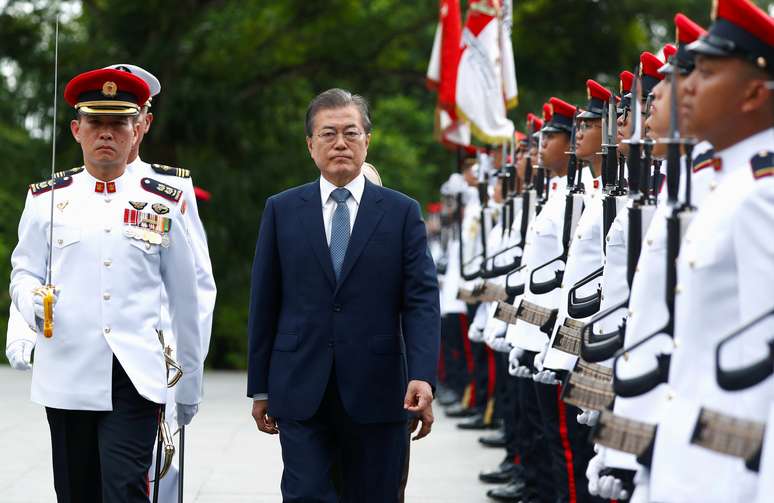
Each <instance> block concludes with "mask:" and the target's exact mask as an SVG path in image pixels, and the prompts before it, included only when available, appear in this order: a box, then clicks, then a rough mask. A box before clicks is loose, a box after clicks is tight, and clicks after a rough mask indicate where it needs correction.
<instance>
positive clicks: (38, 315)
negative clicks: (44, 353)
mask: <svg viewBox="0 0 774 503" xmlns="http://www.w3.org/2000/svg"><path fill="white" fill-rule="evenodd" d="M33 293H34V295H33V296H32V307H33V309H34V310H35V321H37V323H38V325H39V328H41V329H42V327H43V318H44V314H43V295H41V294H39V293H37V290H36V291H35V292H33ZM57 300H59V288H58V287H57V288H54V301H53V302H52V303H51V309H54V307H56V301H57Z"/></svg>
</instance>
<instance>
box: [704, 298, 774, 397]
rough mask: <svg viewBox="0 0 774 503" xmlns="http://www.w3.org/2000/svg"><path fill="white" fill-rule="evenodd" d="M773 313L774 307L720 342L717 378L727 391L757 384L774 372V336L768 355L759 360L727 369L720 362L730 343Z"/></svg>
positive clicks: (717, 358) (717, 352)
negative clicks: (725, 348)
mask: <svg viewBox="0 0 774 503" xmlns="http://www.w3.org/2000/svg"><path fill="white" fill-rule="evenodd" d="M772 315H774V309H769V310H767V311H766V312H764V313H763V314H761V315H759V316H758V317H756V318H754V319H752V320H751V321H748V322H747V323H745V324H744V325H742V326H741V327H739V328H737V329H735V330H733V331H732V332H731V333H730V334H728V335H727V336H725V337H723V339H722V340H721V341H720V342H719V343H718V345H717V347H716V348H715V378H716V379H717V382H718V386H720V387H721V388H723V389H724V390H726V391H739V390H743V389H747V388H750V387H752V386H755V385H756V384H759V383H761V382H763V381H764V380H766V379H767V378H768V377H769V376H770V375H772V374H774V337H772V338H771V339H770V340H769V341H768V344H767V345H768V352H767V353H766V355H765V356H764V357H763V358H762V359H760V360H758V361H757V362H755V363H752V364H750V365H747V366H745V367H741V368H736V369H733V370H726V369H724V368H723V366H722V365H721V364H720V355H721V353H722V352H723V348H724V347H725V346H726V345H728V343H730V342H731V341H732V340H733V339H736V338H737V337H739V336H741V335H742V334H744V333H745V332H747V331H748V330H749V329H751V328H752V327H754V326H756V325H758V324H759V323H760V322H761V321H763V320H765V319H766V318H768V317H770V316H772Z"/></svg>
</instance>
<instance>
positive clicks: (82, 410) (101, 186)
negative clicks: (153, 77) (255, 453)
mask: <svg viewBox="0 0 774 503" xmlns="http://www.w3.org/2000/svg"><path fill="white" fill-rule="evenodd" d="M149 95H150V90H149V88H148V85H147V84H146V83H145V82H144V81H143V80H142V79H140V78H138V77H136V76H134V75H131V74H129V73H127V72H123V71H118V70H112V69H102V70H94V71H90V72H86V73H84V74H81V75H78V76H77V77H75V78H74V79H72V80H71V81H70V83H68V85H67V87H66V88H65V100H66V101H67V102H68V103H69V104H70V105H71V106H73V107H74V108H75V110H76V113H77V118H76V119H74V120H73V121H72V122H71V124H70V128H71V131H72V133H73V136H74V137H75V139H76V141H77V142H78V143H80V145H81V149H82V151H83V157H84V166H83V167H82V168H77V169H75V170H72V171H70V172H69V173H65V174H64V175H63V176H60V177H55V178H54V179H53V180H48V181H44V182H42V183H38V184H33V185H31V186H30V190H29V193H28V195H27V201H26V205H25V209H24V212H23V214H22V218H21V221H20V224H19V243H18V245H17V246H16V248H15V250H14V252H13V255H12V258H11V262H12V266H13V270H12V272H11V285H10V289H11V296H12V300H13V302H14V304H15V306H16V307H17V308H18V310H19V312H20V314H21V316H22V318H23V319H24V321H25V322H26V324H27V325H28V326H29V327H30V328H33V329H35V330H36V331H37V332H38V335H37V343H36V351H35V365H34V366H33V375H32V392H31V396H32V400H33V401H34V402H36V403H39V404H41V405H43V406H44V407H46V415H47V418H48V423H49V427H50V430H51V441H52V451H53V459H54V485H55V489H56V492H57V498H58V501H60V502H81V501H105V502H107V501H110V502H138V503H139V502H146V501H147V498H148V494H147V491H148V485H147V471H148V467H149V466H150V464H151V455H152V452H153V445H154V440H155V438H156V433H157V429H158V415H159V407H160V404H163V403H164V402H165V400H166V395H167V368H166V364H165V357H164V353H163V349H162V346H161V344H160V343H159V337H158V334H157V328H158V327H159V323H160V320H159V318H160V310H161V306H160V302H159V299H160V298H161V292H162V290H166V291H167V293H168V295H169V307H170V311H171V312H172V327H173V330H174V332H175V333H176V334H177V360H178V363H179V364H180V366H181V367H182V369H183V375H182V378H181V379H180V381H179V382H178V384H177V390H176V400H177V403H178V415H179V416H181V417H187V418H189V419H188V420H190V417H193V415H194V414H195V412H196V409H197V404H198V403H199V401H200V398H201V392H202V347H201V337H200V328H199V327H200V325H199V320H198V313H197V309H198V305H199V304H198V298H197V288H196V270H195V265H194V254H193V250H192V246H191V238H190V231H189V229H188V228H187V226H186V222H185V221H184V219H183V218H182V211H183V208H182V196H183V194H182V191H181V190H180V189H178V188H176V187H174V186H173V185H170V184H165V183H162V182H160V181H158V180H157V179H154V178H151V177H146V176H140V175H139V174H135V173H132V172H130V171H128V170H127V169H126V165H127V159H128V157H129V152H130V150H131V148H132V146H133V145H134V144H135V143H136V142H137V138H138V130H139V127H140V124H139V123H138V122H137V116H138V114H139V111H140V108H141V107H142V105H143V104H145V103H146V102H147V101H148V98H149ZM52 215H53V216H52ZM49 236H52V238H51V239H50V240H49ZM49 268H50V269H49ZM47 270H48V273H47ZM47 276H50V277H49V278H48V279H50V280H51V282H52V283H54V284H55V285H56V288H57V291H58V296H56V297H54V299H53V300H54V302H53V306H44V305H43V304H44V302H43V299H42V298H41V297H42V296H41V294H40V292H41V291H42V290H41V288H42V287H43V285H44V283H45V282H46V281H47ZM84 279H88V281H84ZM44 307H46V308H49V307H50V308H51V309H52V310H53V335H52V334H51V333H50V332H48V331H47V332H46V335H47V336H49V335H50V337H43V336H42V335H43V333H42V332H43V331H42V328H43V326H42V325H43V321H44V318H45V321H46V322H47V324H48V323H49V322H51V321H52V320H51V319H50V316H49V315H50V314H51V313H50V312H49V313H44ZM45 310H46V311H50V309H45ZM49 328H50V327H49Z"/></svg>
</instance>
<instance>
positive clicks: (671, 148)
mask: <svg viewBox="0 0 774 503" xmlns="http://www.w3.org/2000/svg"><path fill="white" fill-rule="evenodd" d="M670 82H671V93H672V95H671V97H670V98H671V99H670V106H671V110H670V125H669V127H670V133H669V138H667V139H662V140H659V141H661V142H664V143H666V144H667V204H668V205H669V208H670V210H669V216H668V217H667V253H666V305H667V311H668V313H669V319H668V320H667V322H666V324H665V326H664V327H663V328H661V329H660V330H657V331H656V332H654V333H652V334H650V335H649V336H647V337H645V338H644V339H642V340H640V341H638V342H637V343H635V344H634V345H632V346H631V347H629V348H624V349H622V350H619V351H618V353H617V354H616V356H615V359H614V360H613V389H614V390H615V392H616V394H617V395H621V396H623V397H633V396H639V395H642V394H644V393H647V392H648V391H650V390H652V389H653V388H655V387H656V386H658V385H659V384H661V383H665V382H667V380H668V378H669V365H670V360H671V355H669V354H666V353H661V354H659V355H657V356H656V362H657V365H656V367H655V368H654V369H652V370H651V371H649V372H647V373H645V374H643V375H640V376H638V377H634V378H631V379H623V378H620V377H619V376H618V365H619V362H620V359H621V357H623V356H624V355H627V354H628V353H629V352H631V351H634V350H636V349H637V348H638V347H642V346H643V345H644V344H646V343H647V342H648V341H650V340H652V339H654V338H656V337H658V336H664V335H665V336H667V337H669V338H671V339H673V338H674V327H675V319H674V318H675V288H676V286H677V264H676V261H677V256H678V254H679V252H680V241H681V238H682V230H683V229H685V228H686V227H687V225H688V222H689V220H690V218H691V217H692V213H693V210H694V208H692V207H690V206H687V205H686V204H682V205H681V204H680V202H679V200H678V192H679V187H680V149H681V147H682V146H686V147H687V148H686V150H687V153H686V158H685V164H686V168H687V170H686V174H687V175H688V176H690V175H689V174H690V172H691V171H690V169H691V164H692V163H691V150H692V146H693V144H692V142H691V141H690V140H686V139H683V138H681V137H680V129H679V122H678V108H677V106H678V103H677V79H676V78H675V76H674V75H673V76H672V77H671V81H670ZM688 187H689V185H686V190H687V189H688ZM685 199H686V201H688V200H690V195H688V194H686V196H685Z"/></svg>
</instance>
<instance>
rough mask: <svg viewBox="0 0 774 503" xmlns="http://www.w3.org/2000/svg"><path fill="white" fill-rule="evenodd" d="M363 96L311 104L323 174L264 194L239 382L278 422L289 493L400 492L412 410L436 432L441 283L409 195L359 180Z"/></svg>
mask: <svg viewBox="0 0 774 503" xmlns="http://www.w3.org/2000/svg"><path fill="white" fill-rule="evenodd" d="M370 131H371V121H370V118H369V115H368V107H367V104H366V102H365V100H364V99H363V98H361V97H359V96H357V95H352V94H350V93H349V92H347V91H344V90H341V89H331V90H328V91H326V92H324V93H322V94H320V95H319V96H317V97H316V98H315V99H314V100H312V102H311V103H310V105H309V108H308V109H307V114H306V136H307V139H306V141H307V146H308V148H309V153H310V155H311V157H312V159H313V160H314V162H315V164H316V165H317V167H318V168H319V170H320V173H321V175H322V176H321V177H320V179H319V180H315V181H314V182H312V183H309V184H306V185H302V186H300V187H295V188H292V189H290V190H287V191H285V192H282V193H281V194H277V195H275V196H272V197H270V198H269V199H268V200H267V201H266V207H265V209H264V213H263V220H262V223H261V230H260V234H259V237H258V243H257V245H256V251H255V260H254V263H253V271H252V288H251V296H250V319H249V326H248V337H249V341H248V346H249V348H248V384H247V395H248V396H249V397H251V398H253V400H254V402H253V417H254V418H255V421H256V423H257V425H258V429H259V430H261V431H262V432H264V433H269V434H276V433H279V435H280V443H281V445H282V458H283V462H284V471H283V475H282V486H281V487H282V494H283V500H284V501H285V502H286V503H289V502H312V501H315V502H336V501H339V499H338V496H336V492H335V489H334V487H333V484H332V482H331V477H330V466H331V462H332V459H333V458H334V456H335V455H337V454H340V456H341V458H340V459H341V469H342V472H343V473H342V475H343V482H344V484H343V494H342V497H341V500H342V501H346V502H364V501H368V502H384V503H395V501H397V498H398V488H399V484H400V478H401V474H402V469H403V463H404V459H405V452H406V447H407V443H406V434H405V431H406V421H407V419H408V414H409V413H412V414H414V415H416V416H417V417H418V419H419V421H420V422H421V423H422V425H421V428H420V430H419V432H418V433H417V435H416V436H415V437H414V438H415V439H418V438H422V437H424V436H425V435H427V434H428V433H429V432H430V428H431V425H432V422H433V413H432V406H431V403H432V399H433V392H432V389H433V385H434V383H435V378H436V366H437V362H438V349H439V332H440V316H439V306H438V302H439V294H438V285H437V280H436V272H435V267H434V265H433V261H432V259H431V257H430V254H429V252H428V249H427V238H426V233H425V225H424V222H423V221H422V218H421V215H420V211H419V205H418V204H417V203H416V201H413V200H412V199H410V198H408V197H406V196H405V195H403V194H400V193H398V192H395V191H393V190H390V189H386V188H382V187H378V186H376V185H374V184H372V183H371V182H369V181H367V180H366V179H365V177H364V175H363V174H362V172H361V166H362V164H363V162H364V161H365V157H366V153H367V151H368V144H369V141H370Z"/></svg>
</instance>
